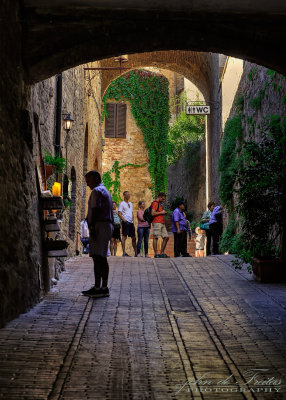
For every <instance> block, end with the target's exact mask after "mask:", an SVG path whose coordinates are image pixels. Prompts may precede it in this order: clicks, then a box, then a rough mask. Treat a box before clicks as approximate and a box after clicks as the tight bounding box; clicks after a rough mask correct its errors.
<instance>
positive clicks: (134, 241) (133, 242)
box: [132, 236, 137, 257]
mask: <svg viewBox="0 0 286 400" xmlns="http://www.w3.org/2000/svg"><path fill="white" fill-rule="evenodd" d="M132 247H133V250H134V254H135V257H137V247H136V237H135V236H133V238H132Z"/></svg>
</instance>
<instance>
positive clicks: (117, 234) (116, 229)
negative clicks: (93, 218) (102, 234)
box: [112, 225, 120, 240]
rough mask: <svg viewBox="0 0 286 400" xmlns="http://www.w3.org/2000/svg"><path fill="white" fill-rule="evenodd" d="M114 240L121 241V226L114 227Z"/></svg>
mask: <svg viewBox="0 0 286 400" xmlns="http://www.w3.org/2000/svg"><path fill="white" fill-rule="evenodd" d="M112 238H113V239H118V240H120V225H113V234H112Z"/></svg>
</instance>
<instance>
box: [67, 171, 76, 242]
mask: <svg viewBox="0 0 286 400" xmlns="http://www.w3.org/2000/svg"><path fill="white" fill-rule="evenodd" d="M71 181H72V187H71V206H70V217H69V237H70V238H71V240H74V238H75V213H76V172H75V168H74V167H72V169H71Z"/></svg>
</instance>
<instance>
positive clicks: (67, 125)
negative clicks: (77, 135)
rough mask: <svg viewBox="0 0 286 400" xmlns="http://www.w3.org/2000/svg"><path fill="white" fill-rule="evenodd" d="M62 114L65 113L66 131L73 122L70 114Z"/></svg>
mask: <svg viewBox="0 0 286 400" xmlns="http://www.w3.org/2000/svg"><path fill="white" fill-rule="evenodd" d="M64 115H65V118H64V130H65V131H66V132H67V133H68V132H69V131H70V130H71V128H72V124H73V122H74V120H73V119H72V118H71V115H70V114H64Z"/></svg>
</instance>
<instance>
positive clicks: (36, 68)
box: [13, 0, 286, 82]
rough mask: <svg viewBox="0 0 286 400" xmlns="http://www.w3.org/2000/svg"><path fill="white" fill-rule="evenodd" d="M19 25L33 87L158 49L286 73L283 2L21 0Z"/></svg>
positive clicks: (27, 73)
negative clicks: (77, 70) (97, 62)
mask: <svg viewBox="0 0 286 400" xmlns="http://www.w3.org/2000/svg"><path fill="white" fill-rule="evenodd" d="M15 1H16V0H15ZM13 23H15V21H13ZM19 23H21V25H22V26H21V28H20V29H21V31H22V35H23V37H22V54H23V62H24V65H25V68H26V79H27V81H29V82H36V81H40V80H43V79H45V78H48V77H50V76H52V75H55V74H56V73H59V72H61V71H63V70H65V69H68V68H71V67H74V66H77V65H81V64H84V63H86V62H89V61H94V60H100V59H103V58H108V57H113V56H116V55H118V54H126V53H128V54H134V53H143V52H152V51H158V50H160V51H162V50H191V51H198V52H213V53H222V54H227V55H231V56H234V57H239V58H242V59H245V60H249V61H253V62H256V63H257V64H262V65H264V66H266V67H270V68H272V69H275V70H277V71H278V72H281V73H286V56H285V52H284V51H283V49H281V43H283V41H285V32H286V28H285V27H286V1H285V0H273V1H271V2H270V1H269V0H259V1H248V0H192V1H189V0H176V1H175V2H174V1H173V0H156V1H155V0H144V1H142V0H45V1H39V0H22V1H21V14H20V16H19ZM15 26H16V25H15Z"/></svg>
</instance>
